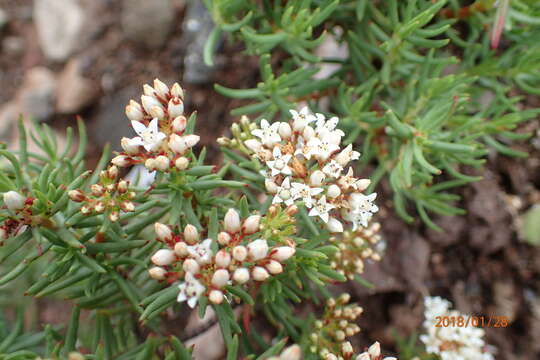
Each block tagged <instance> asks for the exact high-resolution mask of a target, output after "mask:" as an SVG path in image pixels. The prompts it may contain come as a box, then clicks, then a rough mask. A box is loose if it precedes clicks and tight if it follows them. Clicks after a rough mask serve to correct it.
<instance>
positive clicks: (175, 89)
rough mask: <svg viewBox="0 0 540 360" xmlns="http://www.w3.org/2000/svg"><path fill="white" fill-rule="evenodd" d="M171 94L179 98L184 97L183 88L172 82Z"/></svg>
mask: <svg viewBox="0 0 540 360" xmlns="http://www.w3.org/2000/svg"><path fill="white" fill-rule="evenodd" d="M171 95H172V96H174V97H178V98H180V99H183V98H184V90H183V89H182V87H181V86H180V85H179V84H178V83H174V84H173V86H172V88H171Z"/></svg>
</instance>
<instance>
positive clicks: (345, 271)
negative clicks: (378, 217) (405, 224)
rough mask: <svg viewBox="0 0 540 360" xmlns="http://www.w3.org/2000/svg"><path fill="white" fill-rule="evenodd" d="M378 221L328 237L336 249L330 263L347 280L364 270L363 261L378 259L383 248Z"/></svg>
mask: <svg viewBox="0 0 540 360" xmlns="http://www.w3.org/2000/svg"><path fill="white" fill-rule="evenodd" d="M380 228H381V225H380V223H378V222H373V223H371V224H369V226H368V227H367V228H359V229H356V230H355V231H348V230H347V231H345V232H343V233H342V234H340V235H339V236H332V237H330V239H329V240H330V242H332V243H334V244H335V245H336V246H337V248H338V249H339V250H338V251H336V252H335V254H334V256H333V258H332V261H331V263H330V265H331V266H332V268H333V269H334V270H336V271H337V272H338V273H340V274H341V275H343V276H346V277H347V278H348V279H349V280H352V279H354V277H355V275H357V274H358V275H360V274H362V273H363V272H364V261H366V260H368V261H379V260H381V253H382V251H383V250H384V244H385V243H384V241H381V235H380V234H379V230H380Z"/></svg>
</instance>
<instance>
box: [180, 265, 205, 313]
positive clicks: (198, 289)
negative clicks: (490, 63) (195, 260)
mask: <svg viewBox="0 0 540 360" xmlns="http://www.w3.org/2000/svg"><path fill="white" fill-rule="evenodd" d="M178 288H179V289H180V293H178V298H177V301H178V302H184V301H186V300H187V303H188V305H189V307H190V308H192V309H193V308H194V307H195V305H197V301H198V300H199V297H200V296H201V295H202V294H203V293H204V291H205V290H206V288H205V287H204V285H203V284H201V283H200V282H199V280H197V279H196V278H195V276H193V274H192V273H190V272H187V273H186V276H185V281H184V282H183V283H181V284H180V285H178Z"/></svg>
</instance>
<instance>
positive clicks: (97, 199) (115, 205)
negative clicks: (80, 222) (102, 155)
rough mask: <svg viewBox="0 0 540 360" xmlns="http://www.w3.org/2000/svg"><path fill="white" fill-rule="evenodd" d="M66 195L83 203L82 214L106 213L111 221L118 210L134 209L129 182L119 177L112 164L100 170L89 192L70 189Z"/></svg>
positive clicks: (118, 215)
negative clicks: (96, 180)
mask: <svg viewBox="0 0 540 360" xmlns="http://www.w3.org/2000/svg"><path fill="white" fill-rule="evenodd" d="M68 195H69V197H70V199H71V200H73V201H76V202H80V203H83V206H81V213H83V214H84V215H89V214H103V213H106V214H108V216H109V219H110V220H111V221H112V222H115V221H117V220H118V219H119V218H120V211H124V212H130V211H134V210H135V205H134V204H133V202H131V200H132V199H133V198H134V197H135V193H134V192H133V191H130V190H129V182H127V181H125V180H121V179H119V177H118V168H117V167H116V166H114V165H113V166H110V167H109V168H108V169H107V170H102V171H101V173H100V174H99V181H98V182H97V183H96V184H92V185H91V186H90V192H89V193H86V192H84V191H82V190H80V189H76V190H70V191H69V192H68Z"/></svg>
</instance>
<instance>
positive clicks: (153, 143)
mask: <svg viewBox="0 0 540 360" xmlns="http://www.w3.org/2000/svg"><path fill="white" fill-rule="evenodd" d="M131 126H133V130H135V132H136V133H137V135H139V139H140V142H141V143H140V145H142V146H144V148H145V149H146V151H154V150H156V149H157V148H159V146H160V145H161V143H162V142H163V140H164V139H165V138H166V137H167V135H165V134H164V133H162V132H160V131H159V127H158V119H157V118H154V119H152V121H150V124H148V127H146V126H144V124H143V123H141V122H139V121H131ZM135 139H137V138H133V139H132V141H134V140H135ZM135 141H138V140H135Z"/></svg>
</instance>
